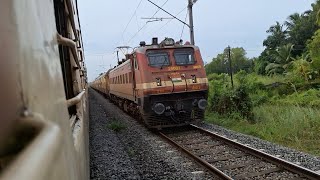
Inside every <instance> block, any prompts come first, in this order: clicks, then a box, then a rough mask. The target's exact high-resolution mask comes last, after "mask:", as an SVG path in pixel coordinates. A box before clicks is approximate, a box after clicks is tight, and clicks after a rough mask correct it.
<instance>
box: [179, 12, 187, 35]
mask: <svg viewBox="0 0 320 180" xmlns="http://www.w3.org/2000/svg"><path fill="white" fill-rule="evenodd" d="M188 12H189V11H187V13H186V17H185V19H184V21H185V22H186V21H187V17H188ZM184 27H185V24H183V26H182V31H181V35H180V39H182V35H183V31H184Z"/></svg>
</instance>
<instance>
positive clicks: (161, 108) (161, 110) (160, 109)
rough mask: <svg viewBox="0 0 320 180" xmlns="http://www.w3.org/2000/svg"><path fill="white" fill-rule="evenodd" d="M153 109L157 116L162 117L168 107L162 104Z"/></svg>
mask: <svg viewBox="0 0 320 180" xmlns="http://www.w3.org/2000/svg"><path fill="white" fill-rule="evenodd" d="M152 109H153V111H154V112H155V113H156V114H158V115H161V114H163V113H164V111H165V110H166V107H165V106H164V105H163V104H162V103H157V104H155V105H154V106H153V108H152Z"/></svg>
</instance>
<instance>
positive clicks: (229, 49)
mask: <svg viewBox="0 0 320 180" xmlns="http://www.w3.org/2000/svg"><path fill="white" fill-rule="evenodd" d="M228 60H229V73H230V77H231V86H232V89H233V77H232V62H231V47H230V46H228Z"/></svg>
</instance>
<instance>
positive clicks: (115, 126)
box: [107, 120, 126, 132]
mask: <svg viewBox="0 0 320 180" xmlns="http://www.w3.org/2000/svg"><path fill="white" fill-rule="evenodd" d="M107 127H108V128H109V129H112V130H113V131H115V132H120V131H121V130H123V129H125V128H126V126H125V125H124V124H122V123H121V122H119V121H116V120H113V121H112V122H111V123H110V124H108V125H107Z"/></svg>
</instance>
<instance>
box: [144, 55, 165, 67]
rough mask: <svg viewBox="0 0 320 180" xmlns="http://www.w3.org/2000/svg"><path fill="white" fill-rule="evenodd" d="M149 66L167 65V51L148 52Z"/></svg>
mask: <svg viewBox="0 0 320 180" xmlns="http://www.w3.org/2000/svg"><path fill="white" fill-rule="evenodd" d="M147 56H148V60H149V66H152V67H160V68H161V67H163V66H169V65H170V60H169V55H168V53H165V52H149V53H148V55H147Z"/></svg>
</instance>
